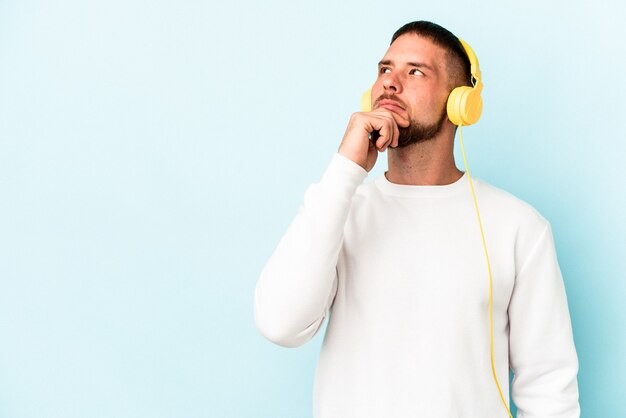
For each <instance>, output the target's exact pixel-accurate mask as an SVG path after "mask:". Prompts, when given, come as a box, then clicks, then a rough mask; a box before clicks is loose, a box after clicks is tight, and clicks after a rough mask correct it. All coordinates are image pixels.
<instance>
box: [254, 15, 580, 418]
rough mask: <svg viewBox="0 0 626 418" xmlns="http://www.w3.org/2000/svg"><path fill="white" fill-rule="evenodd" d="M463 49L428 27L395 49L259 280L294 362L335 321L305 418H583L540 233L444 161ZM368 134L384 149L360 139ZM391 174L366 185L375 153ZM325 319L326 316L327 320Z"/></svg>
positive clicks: (265, 310)
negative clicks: (293, 350) (296, 350)
mask: <svg viewBox="0 0 626 418" xmlns="http://www.w3.org/2000/svg"><path fill="white" fill-rule="evenodd" d="M470 78H471V77H470V69H469V62H468V57H467V55H466V54H465V51H464V49H463V46H462V45H461V43H460V41H459V40H458V38H456V37H455V36H454V35H452V34H451V33H450V32H449V31H447V30H446V29H444V28H442V27H440V26H438V25H435V24H433V23H430V22H423V21H420V22H413V23H410V24H407V25H405V26H403V27H402V28H400V29H399V30H398V31H397V32H396V33H395V34H394V36H393V38H392V42H391V45H390V47H389V49H388V50H387V53H386V54H385V56H384V57H383V59H382V60H381V62H380V64H379V72H378V78H377V80H376V82H375V84H374V86H373V87H372V100H373V110H372V111H370V112H359V113H355V114H353V115H352V117H351V118H350V121H349V123H348V127H347V129H346V133H345V135H344V137H343V140H342V142H341V145H340V146H339V151H338V153H337V154H336V155H335V156H334V157H333V159H332V161H331V164H330V166H329V167H328V168H327V170H326V172H325V173H324V175H323V177H322V179H321V181H320V182H319V183H318V184H315V185H312V186H311V187H310V188H309V189H308V190H307V192H306V194H305V198H304V204H303V206H302V207H301V209H300V211H299V213H298V215H297V216H296V218H295V220H294V221H293V223H292V224H291V226H290V227H289V229H288V231H287V233H286V234H285V236H284V237H283V238H282V240H281V242H280V243H279V245H278V247H277V249H276V251H275V252H274V254H273V255H272V257H271V258H270V260H269V261H268V263H267V265H266V266H265V268H264V270H263V272H262V274H261V277H260V279H259V282H258V284H257V288H256V292H255V319H256V323H257V326H258V328H259V330H260V331H261V333H262V334H263V335H265V336H266V337H267V338H268V339H270V340H271V341H273V342H275V343H277V344H280V345H283V346H287V347H295V346H298V345H301V344H303V343H305V342H306V341H308V340H310V339H311V338H312V337H313V336H314V335H315V334H316V333H317V331H318V330H319V329H320V327H321V325H322V323H323V321H324V318H325V317H327V316H329V322H328V327H327V330H326V334H325V337H324V343H323V346H322V350H321V353H320V358H319V363H318V368H317V373H316V382H315V389H314V402H313V404H314V417H315V418H351V417H354V418H370V417H371V418H374V417H376V418H409V417H411V418H419V417H422V418H460V417H465V418H495V417H506V416H508V411H507V408H506V407H505V406H504V405H503V400H504V401H505V402H506V403H507V404H508V393H509V390H508V389H509V388H508V384H509V381H508V373H509V367H510V368H511V370H513V372H514V374H515V378H514V380H513V384H512V394H513V400H514V401H515V403H516V405H517V407H518V415H517V416H518V417H524V418H531V417H532V418H539V417H542V418H544V417H546V418H547V417H551V418H557V417H558V418H577V417H579V415H580V408H579V404H578V386H577V380H576V376H577V371H578V360H577V356H576V351H575V347H574V343H573V338H572V329H571V323H570V317H569V311H568V307H567V300H566V295H565V290H564V286H563V280H562V277H561V274H560V270H559V267H558V263H557V260H556V252H555V249H554V244H553V239H552V233H551V229H550V226H549V224H548V222H547V221H546V220H545V219H544V218H543V217H541V215H539V214H538V213H537V212H536V211H535V210H534V209H533V208H532V207H530V206H529V205H527V204H526V203H524V202H522V201H520V200H518V199H517V198H515V197H513V196H511V195H510V194H508V193H506V192H503V191H501V190H499V189H496V188H495V187H493V186H490V185H488V184H487V183H484V182H482V181H477V180H473V185H474V189H475V191H476V195H477V198H478V202H479V204H480V212H481V216H482V219H483V220H484V233H485V237H486V240H487V246H488V250H489V257H490V260H491V271H492V277H493V289H492V295H493V305H492V311H493V340H494V347H495V352H494V353H493V359H494V360H493V361H494V367H495V373H496V376H497V380H498V381H499V385H500V386H501V388H502V393H503V397H502V398H501V396H500V395H499V393H498V388H497V385H496V380H495V378H494V376H493V375H492V369H491V350H490V331H489V330H490V318H489V316H490V309H489V295H490V293H489V292H490V291H489V281H488V280H487V279H486V277H487V262H486V260H485V255H484V253H483V247H482V242H481V233H480V229H479V226H478V222H477V220H476V214H475V212H474V206H473V200H472V195H471V189H470V185H469V181H470V180H469V179H468V175H467V173H464V172H462V171H460V170H459V169H458V168H457V167H456V164H455V162H454V156H453V146H454V136H455V130H456V126H455V125H453V124H452V123H451V121H450V120H449V119H448V116H447V113H446V101H447V98H448V95H449V94H450V92H451V90H452V89H453V88H454V87H457V86H460V85H471V82H470ZM375 131H376V132H377V133H378V134H379V137H378V139H377V140H375V141H372V140H370V139H369V137H370V136H371V135H372V133H374V132H375ZM383 151H387V158H388V166H389V168H388V171H387V172H385V175H384V176H381V177H380V178H378V179H376V180H374V181H372V182H368V183H364V179H365V177H366V176H367V173H368V172H369V171H370V170H371V169H372V167H373V166H374V164H375V163H376V160H377V156H378V153H379V152H383ZM329 313H330V315H329Z"/></svg>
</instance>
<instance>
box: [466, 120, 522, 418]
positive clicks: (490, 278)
mask: <svg viewBox="0 0 626 418" xmlns="http://www.w3.org/2000/svg"><path fill="white" fill-rule="evenodd" d="M459 142H460V143H461V152H462V153H463V164H464V165H465V172H466V173H467V179H468V180H469V185H470V189H471V190H472V197H473V198H474V208H475V209H476V216H477V217H478V226H479V227H480V235H481V237H482V239H483V248H484V249H485V258H486V260H487V272H488V273H489V349H490V352H491V372H492V373H493V379H494V380H495V382H496V386H497V388H498V393H500V399H502V403H503V404H504V407H505V408H506V412H508V414H509V417H510V418H513V415H512V414H511V410H510V409H509V406H508V405H507V404H506V401H505V400H504V395H503V394H502V389H501V388H500V383H499V382H498V376H497V375H496V367H495V362H494V359H493V351H494V350H493V290H492V287H493V281H492V277H491V263H490V262H489V253H488V252H487V241H486V240H485V233H484V231H483V223H482V221H481V219H480V211H479V210H478V201H477V200H476V193H475V192H474V185H473V184H472V176H471V174H470V171H469V168H468V167H467V158H466V157H465V145H463V127H462V125H459Z"/></svg>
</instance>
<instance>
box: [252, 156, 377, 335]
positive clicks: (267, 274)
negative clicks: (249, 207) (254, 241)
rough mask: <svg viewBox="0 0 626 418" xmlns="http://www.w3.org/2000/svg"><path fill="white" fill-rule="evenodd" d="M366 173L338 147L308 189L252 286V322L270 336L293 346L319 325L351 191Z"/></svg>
mask: <svg viewBox="0 0 626 418" xmlns="http://www.w3.org/2000/svg"><path fill="white" fill-rule="evenodd" d="M366 176H367V171H365V170H364V169H363V168H362V167H361V166H359V165H358V164H356V163H354V162H353V161H351V160H349V159H348V158H346V157H344V156H343V155H341V154H338V153H337V154H335V155H334V157H333V159H332V161H331V163H330V165H329V166H328V168H327V170H326V172H325V173H324V175H323V177H322V179H321V181H320V182H319V183H317V184H313V185H311V186H310V187H309V188H308V189H307V191H306V193H305V196H304V203H303V205H302V206H301V207H300V210H299V212H298V214H297V215H296V217H295V219H294V220H293V221H292V223H291V225H290V226H289V228H288V229H287V232H286V233H285V235H284V236H283V237H282V239H281V240H280V242H279V244H278V246H277V248H276V249H275V250H274V253H273V254H272V256H271V257H270V259H269V260H268V262H267V264H266V265H265V267H264V269H263V271H262V272H261V276H260V278H259V280H258V282H257V285H256V289H255V294H254V319H255V322H256V326H257V328H258V329H259V331H260V332H261V334H263V335H264V336H265V337H266V338H267V339H269V340H270V341H272V342H274V343H276V344H279V345H282V346H285V347H297V346H299V345H302V344H304V343H305V342H307V341H309V340H310V339H311V338H313V336H314V335H315V334H316V333H317V331H318V330H319V328H320V327H321V325H322V323H323V321H324V318H325V317H326V315H327V313H328V310H329V309H330V306H331V304H332V302H333V300H334V297H335V293H336V291H337V277H336V276H337V273H336V271H337V269H336V267H337V259H338V256H339V251H340V249H341V245H342V242H343V229H344V225H345V223H346V220H347V218H348V214H349V212H350V208H351V204H352V197H353V196H354V194H355V192H356V189H357V187H358V186H359V185H360V184H361V183H362V182H363V180H364V179H365V177H366Z"/></svg>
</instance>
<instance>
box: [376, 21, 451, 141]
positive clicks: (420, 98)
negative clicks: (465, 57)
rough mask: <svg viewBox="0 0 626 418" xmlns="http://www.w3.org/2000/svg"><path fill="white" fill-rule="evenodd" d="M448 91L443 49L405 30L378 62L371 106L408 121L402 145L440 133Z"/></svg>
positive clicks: (401, 133)
mask: <svg viewBox="0 0 626 418" xmlns="http://www.w3.org/2000/svg"><path fill="white" fill-rule="evenodd" d="M449 93H450V89H449V88H448V78H447V72H446V52H445V50H444V49H443V48H441V47H440V46H437V45H435V44H434V43H433V42H432V41H431V40H429V39H427V38H423V37H420V36H418V35H415V34H412V33H407V34H404V35H402V36H400V37H399V38H398V39H396V40H395V42H394V43H393V44H391V46H390V47H389V49H388V50H387V53H386V54H385V56H384V57H383V59H382V60H381V61H380V63H379V65H378V78H377V79H376V83H374V86H373V87H372V101H373V108H374V109H377V108H385V109H387V110H390V111H391V112H393V113H394V117H395V118H396V120H401V119H403V120H408V121H410V123H411V125H410V126H409V127H408V128H400V140H399V145H398V146H399V147H403V146H407V145H410V144H412V143H416V142H422V141H425V140H427V139H431V138H433V137H434V136H435V135H437V134H438V133H439V131H440V130H441V127H442V126H443V124H444V122H445V121H446V119H447V115H446V101H447V99H448V95H449Z"/></svg>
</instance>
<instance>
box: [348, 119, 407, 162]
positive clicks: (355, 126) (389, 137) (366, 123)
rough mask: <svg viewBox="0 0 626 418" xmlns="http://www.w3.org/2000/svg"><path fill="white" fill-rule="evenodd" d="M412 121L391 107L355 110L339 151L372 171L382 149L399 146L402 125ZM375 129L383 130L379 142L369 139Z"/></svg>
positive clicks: (405, 125) (404, 125)
mask: <svg viewBox="0 0 626 418" xmlns="http://www.w3.org/2000/svg"><path fill="white" fill-rule="evenodd" d="M409 124H410V122H409V121H408V120H406V119H404V118H402V117H400V116H399V115H398V114H396V113H393V112H391V111H389V110H387V109H376V110H373V111H371V112H357V113H353V114H352V116H351V117H350V122H349V123H348V127H347V128H346V133H345V134H344V136H343V140H342V141H341V145H339V151H338V152H339V153H340V154H341V155H343V156H344V157H346V158H349V159H350V160H352V161H354V162H355V163H356V164H358V165H360V166H361V167H363V168H364V169H365V170H366V171H368V172H369V171H370V170H371V169H372V168H373V167H374V164H376V159H377V158H378V153H379V152H384V151H385V150H386V149H387V148H388V147H392V148H394V147H397V146H398V137H399V135H400V132H399V130H398V126H401V127H403V128H406V127H408V126H409ZM372 131H378V132H379V133H380V137H379V138H378V139H377V140H376V142H374V141H370V139H369V134H370V132H372Z"/></svg>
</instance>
